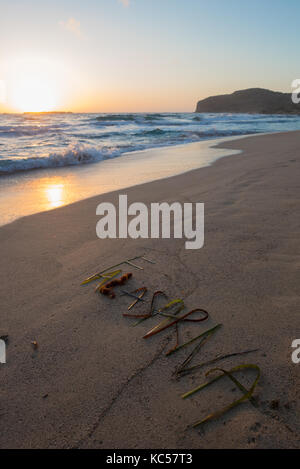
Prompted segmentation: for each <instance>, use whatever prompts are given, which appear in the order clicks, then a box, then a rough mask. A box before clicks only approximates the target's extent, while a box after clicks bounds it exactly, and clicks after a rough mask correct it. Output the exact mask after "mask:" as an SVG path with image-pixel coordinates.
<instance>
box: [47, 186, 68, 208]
mask: <svg viewBox="0 0 300 469" xmlns="http://www.w3.org/2000/svg"><path fill="white" fill-rule="evenodd" d="M45 192H46V197H47V200H48V202H49V207H50V208H57V207H60V206H61V205H63V203H64V186H63V184H53V185H51V186H49V187H47V188H46V190H45Z"/></svg>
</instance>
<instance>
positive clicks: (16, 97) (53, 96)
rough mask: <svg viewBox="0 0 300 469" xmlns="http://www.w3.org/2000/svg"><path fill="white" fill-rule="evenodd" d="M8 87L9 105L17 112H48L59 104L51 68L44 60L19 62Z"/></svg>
mask: <svg viewBox="0 0 300 469" xmlns="http://www.w3.org/2000/svg"><path fill="white" fill-rule="evenodd" d="M10 88H11V89H10V101H11V106H12V107H13V108H14V109H16V110H17V111H19V112H49V111H54V110H55V109H56V108H57V106H58V105H59V91H58V86H57V84H56V81H55V77H53V69H52V68H51V65H50V64H48V63H47V62H45V61H34V62H31V61H27V62H26V61H25V62H21V63H19V64H18V66H17V67H16V70H15V73H14V77H13V79H12V81H11V86H10Z"/></svg>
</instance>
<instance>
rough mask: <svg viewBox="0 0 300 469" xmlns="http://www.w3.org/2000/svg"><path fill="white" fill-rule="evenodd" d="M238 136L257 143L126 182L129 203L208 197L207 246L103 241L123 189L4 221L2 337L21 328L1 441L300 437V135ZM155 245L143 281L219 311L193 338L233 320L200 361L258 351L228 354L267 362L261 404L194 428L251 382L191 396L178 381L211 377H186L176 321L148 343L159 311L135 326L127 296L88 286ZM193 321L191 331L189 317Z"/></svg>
mask: <svg viewBox="0 0 300 469" xmlns="http://www.w3.org/2000/svg"><path fill="white" fill-rule="evenodd" d="M222 146H225V144H224V143H223V144H222ZM226 147H227V148H233V149H242V150H243V153H242V154H240V155H236V156H231V157H227V158H224V159H221V160H219V161H217V162H216V163H215V164H213V166H211V167H208V168H204V169H200V170H195V171H192V172H190V173H186V174H184V175H181V176H175V177H172V178H169V179H166V180H163V181H157V182H152V183H149V184H144V185H141V186H137V187H133V188H130V189H128V190H127V191H126V193H127V194H128V197H129V201H130V202H131V201H144V202H145V203H151V202H155V201H164V200H165V201H168V202H171V201H181V202H190V201H192V202H204V203H205V204H206V205H205V214H206V217H205V233H206V239H205V247H204V248H203V249H201V250H199V251H187V250H185V248H184V240H139V241H134V240H130V239H129V240H105V241H101V240H99V239H97V238H96V234H95V226H96V221H97V217H96V215H95V210H96V206H97V205H98V203H99V202H101V201H104V200H105V201H108V200H109V201H114V202H115V203H116V202H117V197H118V193H111V194H109V195H108V194H106V195H103V196H99V197H94V198H91V199H87V200H84V201H82V202H78V203H75V204H73V205H69V206H66V207H63V208H60V209H56V210H53V211H50V212H47V213H41V214H38V215H33V216H30V217H27V218H23V219H20V220H18V221H16V222H14V223H12V224H10V225H7V226H4V227H2V228H1V229H0V243H1V244H0V246H1V271H0V289H1V325H0V335H1V334H2V333H8V334H9V344H8V348H7V359H8V362H7V364H5V365H0V367H1V368H0V374H1V383H2V385H1V391H0V396H1V401H0V419H1V432H0V447H2V448H56V447H59V448H62V447H63V448H71V447H72V448H73V447H75V448H78V447H79V448H174V449H175V448H178V449H180V448H256V447H258V448H286V447H290V448H296V447H298V448H299V447H300V441H299V430H300V425H299V424H300V422H299V420H300V414H299V411H300V406H299V400H298V399H297V397H298V395H299V384H300V380H299V373H300V365H294V364H293V363H292V361H291V352H292V349H291V343H292V341H293V340H294V339H296V338H299V337H300V330H299V268H300V249H299V248H300V217H299V203H300V187H299V181H300V132H291V133H286V134H273V135H264V136H257V137H250V138H249V137H248V138H245V139H243V140H237V141H233V142H231V143H226ZM122 193H124V191H122ZM144 252H145V253H147V256H148V257H149V258H151V259H153V260H154V261H155V262H156V264H155V265H150V264H149V265H148V264H147V265H145V270H144V271H134V281H133V282H132V288H133V286H134V285H136V286H141V285H143V284H145V285H147V286H148V288H149V289H150V290H152V291H154V290H157V289H160V290H164V291H166V292H167V293H168V295H169V297H170V298H174V297H177V296H181V295H182V296H184V298H185V301H186V304H187V306H188V307H190V308H191V309H192V308H196V307H202V308H205V309H207V310H208V311H209V312H210V314H211V321H210V323H207V324H205V323H204V324H203V325H197V326H195V325H193V327H192V328H191V326H190V329H189V334H191V336H192V335H194V334H195V332H197V333H198V331H199V330H205V329H206V328H208V326H209V325H210V324H214V323H216V322H221V323H223V328H222V330H220V331H219V332H218V333H217V334H216V336H215V337H214V338H213V339H212V340H211V341H210V342H209V343H207V344H206V345H205V346H204V347H203V349H202V352H201V353H200V354H199V356H198V359H196V361H202V360H207V359H209V358H212V357H214V356H215V355H217V354H219V353H222V354H224V353H230V352H238V351H243V350H246V349H249V348H258V349H259V351H258V352H256V353H254V354H252V355H249V356H247V357H241V358H239V357H236V358H232V359H228V360H226V361H224V362H222V366H223V367H225V368H227V369H229V368H230V367H232V366H235V365H238V364H240V363H247V362H252V363H257V364H258V365H259V366H260V367H261V370H262V377H261V380H260V383H259V386H258V387H257V390H256V392H255V395H256V396H258V398H259V401H258V402H259V405H258V407H257V408H254V407H253V406H252V405H251V404H250V403H245V404H242V405H241V406H240V407H238V408H236V409H235V410H233V411H231V412H229V413H228V414H226V415H224V416H223V417H221V418H219V419H218V420H216V421H214V422H211V423H208V424H207V425H205V426H204V427H203V428H202V429H201V430H191V429H187V426H188V425H189V424H190V423H192V422H194V421H195V419H199V418H201V417H204V416H206V415H207V414H208V413H209V412H211V411H214V410H216V409H217V408H221V407H222V406H223V405H224V404H226V403H229V402H231V401H232V400H234V399H235V398H237V397H238V396H239V395H240V394H239V391H237V390H235V389H234V386H233V384H230V382H227V381H226V380H223V381H220V382H219V383H217V384H215V385H214V386H212V387H211V388H209V389H206V390H205V391H203V392H202V393H200V394H197V395H195V397H194V398H191V399H189V400H186V401H183V400H182V399H180V394H181V393H182V392H185V391H187V390H189V389H191V388H192V387H193V386H196V385H197V384H198V383H199V384H200V383H201V382H203V381H204V380H205V377H204V373H203V370H201V371H199V372H198V373H197V374H195V376H194V377H186V378H185V379H182V380H181V381H175V380H174V379H172V372H173V370H174V368H175V366H176V364H178V363H179V362H180V361H182V360H183V359H184V357H185V356H186V353H187V352H185V351H184V352H180V353H178V354H177V355H174V356H173V357H170V358H166V357H165V355H164V351H166V350H167V349H168V348H170V347H171V345H172V344H173V343H174V338H175V337H174V332H173V331H165V332H164V333H162V334H160V335H158V336H156V337H153V338H151V339H149V340H148V341H145V340H143V339H142V336H143V333H144V332H146V331H148V330H149V328H150V326H151V325H152V324H153V323H154V324H155V322H156V321H155V320H150V321H148V322H146V323H144V324H143V325H141V326H139V327H136V328H133V327H131V323H132V321H131V320H130V319H125V318H123V317H122V312H124V311H125V310H126V306H127V305H128V304H129V302H130V300H129V299H127V298H124V297H123V298H121V299H118V300H115V301H110V300H108V299H106V298H103V297H99V296H98V295H96V294H94V293H93V285H89V286H86V287H80V286H79V284H80V281H81V280H82V279H84V278H85V277H86V276H87V275H89V274H91V273H93V272H94V271H97V270H100V269H102V268H105V267H108V266H110V265H112V264H115V263H117V262H119V261H121V260H122V259H125V258H129V257H134V256H135V255H139V254H141V253H144ZM141 310H142V309H139V310H137V311H141ZM181 332H182V334H183V335H184V336H185V337H186V334H187V332H186V329H185V326H182V327H181ZM33 340H36V341H37V342H38V344H39V348H38V350H33V348H32V346H31V341H33ZM273 401H275V402H273ZM277 401H279V402H277ZM274 407H275V408H274Z"/></svg>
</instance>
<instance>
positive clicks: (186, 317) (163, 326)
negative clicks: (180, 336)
mask: <svg viewBox="0 0 300 469" xmlns="http://www.w3.org/2000/svg"><path fill="white" fill-rule="evenodd" d="M182 309H183V308H181V310H182ZM195 313H201V314H203V316H202V317H200V318H199V319H189V316H191V315H192V314H195ZM159 314H162V315H163V316H167V317H169V319H172V321H171V322H169V323H167V321H163V322H162V323H160V325H159V324H158V325H157V326H156V327H154V328H153V329H151V331H149V332H148V333H147V334H146V335H145V336H144V339H148V338H149V337H152V336H154V335H156V334H159V333H160V332H162V331H165V330H166V329H168V328H169V327H172V326H177V325H178V323H179V322H181V321H185V322H193V323H195V322H202V321H206V320H207V319H208V316H209V314H208V312H207V311H205V309H201V308H196V309H193V310H192V311H189V312H188V313H185V314H184V315H183V316H180V317H176V315H174V316H173V315H168V314H164V313H163V312H160V313H159ZM176 331H177V332H178V328H176Z"/></svg>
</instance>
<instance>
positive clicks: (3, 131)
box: [0, 125, 61, 138]
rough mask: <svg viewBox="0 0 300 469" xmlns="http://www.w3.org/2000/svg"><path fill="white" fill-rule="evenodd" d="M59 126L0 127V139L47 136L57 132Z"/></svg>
mask: <svg viewBox="0 0 300 469" xmlns="http://www.w3.org/2000/svg"><path fill="white" fill-rule="evenodd" d="M60 130H61V129H60V127H59V126H42V127H41V126H33V125H29V126H22V125H18V126H9V125H5V126H0V137H4V138H16V137H35V136H37V135H42V134H47V133H51V132H59V131H60Z"/></svg>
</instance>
